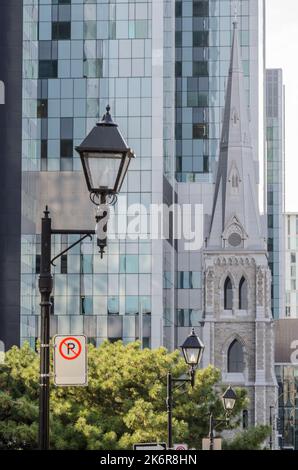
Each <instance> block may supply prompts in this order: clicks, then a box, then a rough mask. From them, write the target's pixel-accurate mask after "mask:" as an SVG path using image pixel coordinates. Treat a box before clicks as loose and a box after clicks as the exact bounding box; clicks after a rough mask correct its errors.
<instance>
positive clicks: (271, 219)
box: [268, 215, 273, 228]
mask: <svg viewBox="0 0 298 470" xmlns="http://www.w3.org/2000/svg"><path fill="white" fill-rule="evenodd" d="M268 227H269V228H273V215H268Z"/></svg>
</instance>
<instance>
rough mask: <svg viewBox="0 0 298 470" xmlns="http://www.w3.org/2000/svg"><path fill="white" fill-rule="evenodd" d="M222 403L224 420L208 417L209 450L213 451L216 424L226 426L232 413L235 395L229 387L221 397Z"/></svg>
mask: <svg viewBox="0 0 298 470" xmlns="http://www.w3.org/2000/svg"><path fill="white" fill-rule="evenodd" d="M221 398H222V402H223V407H224V410H225V412H226V415H227V416H226V419H215V418H214V417H213V414H212V413H210V417H209V450H214V429H215V426H216V425H217V424H223V423H225V424H227V423H228V422H229V415H230V414H231V413H232V411H233V409H234V406H235V403H236V399H237V395H236V393H235V392H234V390H233V389H232V387H231V386H229V387H228V388H227V389H226V391H225V392H224V394H223V395H222V397H221Z"/></svg>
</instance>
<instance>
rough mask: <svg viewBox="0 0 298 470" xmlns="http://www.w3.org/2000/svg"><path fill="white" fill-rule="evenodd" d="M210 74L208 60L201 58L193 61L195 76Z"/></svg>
mask: <svg viewBox="0 0 298 470" xmlns="http://www.w3.org/2000/svg"><path fill="white" fill-rule="evenodd" d="M207 75H208V62H206V61H203V60H199V61H194V62H193V76H194V77H204V76H207Z"/></svg>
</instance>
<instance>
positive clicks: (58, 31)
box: [52, 21, 71, 40]
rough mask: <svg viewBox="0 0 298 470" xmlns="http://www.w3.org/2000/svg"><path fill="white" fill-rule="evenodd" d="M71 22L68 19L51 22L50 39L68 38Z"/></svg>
mask: <svg viewBox="0 0 298 470" xmlns="http://www.w3.org/2000/svg"><path fill="white" fill-rule="evenodd" d="M70 37H71V23H70V22H69V21H54V22H53V23H52V39H53V40H59V39H64V40H65V39H70Z"/></svg>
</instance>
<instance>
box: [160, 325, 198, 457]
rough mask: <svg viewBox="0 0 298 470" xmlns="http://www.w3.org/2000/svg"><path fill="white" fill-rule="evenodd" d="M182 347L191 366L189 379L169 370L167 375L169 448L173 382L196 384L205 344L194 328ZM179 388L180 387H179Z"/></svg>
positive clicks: (169, 443) (170, 443) (170, 446)
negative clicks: (174, 375)
mask: <svg viewBox="0 0 298 470" xmlns="http://www.w3.org/2000/svg"><path fill="white" fill-rule="evenodd" d="M180 348H181V349H182V352H183V355H184V359H185V362H186V364H187V365H188V366H189V375H190V378H189V379H182V378H179V379H173V377H172V373H171V372H170V371H169V372H168V375H167V413H168V449H171V448H172V447H173V432H172V431H173V430H172V408H173V384H174V383H179V384H180V386H181V385H183V384H185V383H190V384H191V386H192V387H194V384H195V369H196V367H197V366H198V364H199V363H200V361H201V359H202V355H203V352H204V348H205V346H204V344H203V343H202V341H201V339H200V338H199V337H198V336H197V335H196V334H195V330H194V328H193V329H192V331H191V334H190V335H189V336H188V337H187V338H186V340H185V341H184V342H183V344H182V345H181V346H180ZM178 388H179V387H178Z"/></svg>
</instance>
